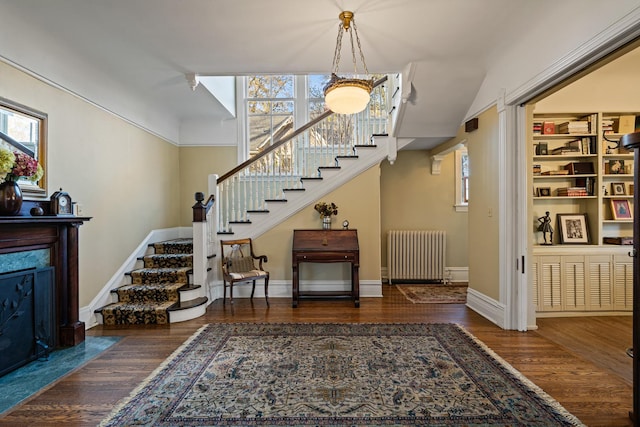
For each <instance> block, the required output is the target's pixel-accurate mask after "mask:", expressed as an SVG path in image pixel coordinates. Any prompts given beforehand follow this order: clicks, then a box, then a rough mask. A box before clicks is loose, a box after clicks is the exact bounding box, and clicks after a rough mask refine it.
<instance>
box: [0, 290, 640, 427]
mask: <svg viewBox="0 0 640 427" xmlns="http://www.w3.org/2000/svg"><path fill="white" fill-rule="evenodd" d="M384 295H385V296H384V297H383V298H362V299H361V305H360V308H355V307H353V304H352V303H350V302H348V301H340V300H336V301H313V300H303V301H301V302H300V305H299V307H298V308H296V309H294V308H292V307H291V299H289V298H280V299H278V298H271V299H270V302H271V307H270V308H267V307H266V304H265V302H264V300H263V299H260V298H256V299H255V300H254V301H253V302H251V301H250V300H246V299H236V300H235V303H234V304H233V305H231V304H227V305H225V306H223V305H222V301H220V300H217V301H214V303H213V304H211V306H209V308H208V309H207V313H206V315H205V316H203V317H201V318H198V319H195V320H190V321H187V322H183V323H178V324H172V325H168V326H145V327H125V328H117V327H102V326H100V327H96V328H93V329H90V330H88V331H87V335H92V336H121V337H123V338H122V339H121V340H120V341H119V342H118V343H116V344H115V345H113V346H112V347H110V348H109V349H108V350H106V351H105V352H104V353H102V354H101V355H100V356H98V357H97V358H95V359H93V360H91V361H90V362H88V363H87V364H86V365H84V366H83V367H81V368H80V369H78V370H76V371H75V372H73V373H71V374H70V375H67V376H66V377H64V378H62V379H61V380H59V381H58V382H56V383H55V384H53V385H52V386H50V387H48V388H47V389H46V390H43V391H41V392H40V393H39V394H37V395H36V396H34V397H32V398H31V399H29V400H27V401H26V402H24V403H22V404H21V405H19V406H17V407H15V408H14V409H13V410H11V411H9V412H8V413H7V414H6V415H4V416H3V417H1V418H0V425H2V426H20V425H25V426H47V425H69V426H95V425H97V424H98V423H99V422H100V421H101V420H102V419H103V418H104V417H106V416H107V415H108V414H109V412H110V411H111V409H112V408H113V407H114V406H115V405H116V404H117V403H118V402H119V401H120V400H121V399H123V398H125V397H126V396H128V395H129V393H130V392H131V391H132V390H134V389H135V388H136V386H138V384H140V383H141V382H142V381H143V380H144V379H145V378H146V377H147V376H148V375H149V374H151V373H152V372H153V371H154V370H155V369H156V368H157V367H158V366H159V365H160V364H161V363H162V362H163V361H164V360H165V359H166V358H167V357H168V356H169V355H170V354H171V353H172V352H173V351H175V350H176V349H177V348H178V347H179V346H180V345H181V344H182V343H183V342H184V341H185V340H186V339H187V338H188V337H189V336H191V335H192V334H193V333H194V332H195V331H196V330H197V329H198V328H199V327H201V326H202V325H204V324H207V323H214V322H216V323H233V322H258V323H262V322H270V323H277V322H286V323H295V322H323V323H328V322H337V323H354V322H355V323H359V322H362V323H404V322H407V323H435V322H444V323H458V324H460V325H462V326H464V327H465V328H466V329H467V330H468V331H469V332H471V333H472V334H474V335H475V336H476V337H478V338H479V339H480V340H482V341H483V342H484V343H485V344H486V345H487V346H488V347H489V348H491V349H492V350H493V351H494V352H495V353H496V354H497V355H498V356H500V357H502V358H503V359H504V360H506V361H507V362H508V363H510V364H511V365H512V366H513V367H514V368H516V369H517V370H519V371H520V372H521V373H522V374H523V375H524V376H525V377H526V378H528V379H529V380H531V381H532V382H533V383H535V384H536V385H537V386H539V387H540V388H542V389H543V390H544V391H545V392H547V393H548V394H550V395H551V396H552V397H553V398H555V399H556V400H558V401H559V402H560V403H561V404H562V405H563V406H564V407H565V408H566V409H567V410H568V411H570V412H571V413H573V414H574V415H575V416H577V417H578V418H580V420H582V421H583V422H584V423H585V424H586V425H588V426H602V427H614V426H631V425H632V423H631V422H630V420H629V417H628V412H629V410H630V409H631V408H632V387H631V384H630V383H629V381H628V379H629V378H631V371H630V369H631V368H630V366H631V364H630V360H626V359H624V358H619V360H618V356H619V355H618V354H617V353H619V352H620V348H626V347H627V346H628V345H629V344H628V342H627V341H626V338H628V337H629V336H630V334H631V322H630V318H628V319H626V318H617V317H602V318H595V319H592V318H589V321H588V322H585V320H584V318H579V319H540V322H539V323H540V329H539V330H538V331H530V332H517V331H504V330H502V329H500V328H498V327H497V326H495V325H494V324H492V323H491V322H489V321H488V320H486V319H485V318H484V317H482V316H480V315H478V314H477V313H475V312H473V311H472V310H469V309H468V308H467V307H465V306H464V305H460V304H413V303H411V302H409V301H408V300H407V299H406V298H405V297H404V296H403V295H402V294H401V293H400V292H399V291H398V290H397V289H395V287H394V286H385V287H384ZM581 323H582V324H583V326H584V328H580V324H581ZM582 329H584V334H582ZM625 357H627V356H625ZM627 358H628V357H627Z"/></svg>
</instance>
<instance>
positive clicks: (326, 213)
mask: <svg viewBox="0 0 640 427" xmlns="http://www.w3.org/2000/svg"><path fill="white" fill-rule="evenodd" d="M313 209H315V210H316V211H317V212H318V213H319V214H320V218H322V229H323V230H330V229H331V217H332V216H333V215H338V207H337V206H336V204H335V203H333V202H332V203H326V202H320V203H316V205H315V206H314V207H313Z"/></svg>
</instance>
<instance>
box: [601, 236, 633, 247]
mask: <svg viewBox="0 0 640 427" xmlns="http://www.w3.org/2000/svg"><path fill="white" fill-rule="evenodd" d="M602 243H605V244H608V245H633V237H629V236H625V237H603V238H602Z"/></svg>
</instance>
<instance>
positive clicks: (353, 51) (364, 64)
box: [349, 19, 369, 75]
mask: <svg viewBox="0 0 640 427" xmlns="http://www.w3.org/2000/svg"><path fill="white" fill-rule="evenodd" d="M351 23H352V24H353V32H355V33H356V41H357V42H358V51H359V52H360V60H361V61H362V66H363V67H364V73H365V74H367V75H368V74H369V70H368V69H367V63H366V62H365V61H364V53H362V46H361V45H360V36H358V27H356V20H355V19H353V20H352V21H351ZM349 33H351V27H349ZM351 53H352V54H353V65H354V67H355V65H356V52H355V50H354V49H353V36H351ZM357 72H358V69H357V67H356V74H357Z"/></svg>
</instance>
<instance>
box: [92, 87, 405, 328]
mask: <svg viewBox="0 0 640 427" xmlns="http://www.w3.org/2000/svg"><path fill="white" fill-rule="evenodd" d="M398 77H399V76H396V77H395V79H394V78H392V79H391V80H392V86H393V88H394V89H393V91H392V92H393V95H391V94H390V93H389V91H387V90H386V89H385V87H384V84H385V82H387V78H386V77H384V78H382V79H380V80H379V81H377V82H376V83H375V84H374V90H373V92H372V101H371V102H370V104H369V107H368V108H367V109H365V111H363V112H361V113H358V114H356V115H351V116H346V115H339V114H334V113H332V112H331V111H325V112H324V113H322V114H320V115H319V116H317V117H316V118H314V119H313V120H311V121H310V122H309V123H307V124H306V125H304V126H302V127H300V128H298V129H296V130H295V131H293V132H292V133H291V134H289V135H287V136H284V137H282V138H281V139H279V140H278V141H275V142H274V143H273V144H272V145H269V146H268V147H266V148H265V149H264V151H262V152H261V153H259V154H257V155H255V156H253V157H252V158H251V159H249V160H248V161H246V162H244V163H242V164H240V165H238V166H237V167H235V168H234V169H232V170H231V171H229V172H227V173H226V174H224V175H222V176H221V177H218V176H217V175H210V176H209V188H208V193H209V195H210V197H209V199H208V200H207V201H206V202H205V203H202V202H203V201H204V200H205V198H204V195H203V193H197V194H196V204H195V205H194V206H193V212H194V216H193V239H192V240H191V239H189V240H188V241H187V240H185V239H174V240H169V241H164V242H160V243H155V244H152V245H150V246H149V247H150V249H148V252H150V253H147V254H146V255H145V256H144V257H142V258H140V259H139V260H138V262H139V263H140V264H141V268H138V269H134V270H133V271H130V272H129V273H127V274H126V276H127V277H128V278H130V283H127V284H125V285H122V286H119V287H117V288H115V289H113V290H111V295H112V296H111V299H112V300H113V302H111V303H109V304H106V305H104V304H105V301H106V300H107V299H108V295H107V294H108V293H109V292H108V290H107V291H105V294H104V295H103V296H101V297H100V298H101V301H102V302H100V303H99V304H96V305H97V306H100V305H104V306H103V307H102V308H100V309H97V310H95V313H96V314H97V316H96V321H98V323H100V317H102V323H103V324H105V325H127V324H167V323H175V322H180V321H184V320H189V319H193V318H195V317H198V316H201V315H204V314H205V311H206V306H207V305H208V303H209V300H208V298H207V297H206V296H205V295H208V296H209V297H210V298H211V299H212V300H213V299H215V298H217V297H218V296H222V294H221V293H220V295H217V294H218V292H217V291H218V288H219V287H220V278H219V277H218V274H219V273H218V272H217V271H216V270H217V268H216V267H215V266H214V258H213V257H215V254H216V252H217V250H218V249H219V248H218V239H220V238H221V236H224V235H235V234H237V235H238V236H242V237H248V238H256V237H258V236H260V235H261V234H263V233H265V232H266V231H268V230H269V229H271V228H273V227H274V226H276V225H277V224H279V223H281V222H282V221H284V220H286V219H287V218H289V217H290V216H292V215H294V214H295V213H296V212H298V211H300V210H302V209H304V208H305V207H306V206H309V205H310V204H312V203H316V202H317V201H318V199H320V198H321V197H323V196H324V195H326V194H328V193H330V192H331V191H333V190H335V189H336V188H338V187H340V186H341V185H343V184H344V183H346V182H348V181H349V180H351V179H353V178H355V177H356V176H357V175H359V174H361V173H363V172H364V171H366V170H367V169H369V168H371V167H373V166H375V165H377V164H379V163H380V162H381V161H382V160H384V159H385V158H387V159H388V160H389V161H390V162H391V163H393V162H394V160H395V158H396V155H397V149H398V146H397V140H396V138H395V137H391V136H389V135H388V134H387V130H388V129H389V127H390V126H391V127H392V124H393V122H394V121H395V118H396V116H397V115H398V114H399V112H400V111H402V109H403V107H402V104H401V103H400V95H399V94H400V93H401V91H400V86H399V84H398ZM139 251H144V247H141V248H139ZM134 259H135V258H134ZM132 261H133V260H132ZM201 285H202V286H201ZM100 315H101V316H100Z"/></svg>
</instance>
